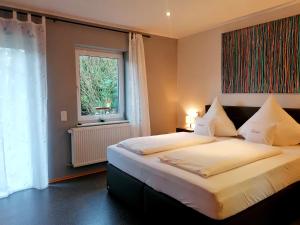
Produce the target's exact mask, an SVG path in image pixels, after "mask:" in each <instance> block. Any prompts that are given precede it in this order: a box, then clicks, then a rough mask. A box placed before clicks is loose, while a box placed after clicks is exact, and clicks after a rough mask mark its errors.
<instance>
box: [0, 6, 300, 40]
mask: <svg viewBox="0 0 300 225" xmlns="http://www.w3.org/2000/svg"><path fill="white" fill-rule="evenodd" d="M298 2H299V0H10V1H1V0H0V4H1V3H2V4H6V5H10V6H14V7H22V8H26V9H31V10H37V11H42V12H48V13H50V14H51V13H52V14H56V15H61V16H62V15H63V16H65V17H72V18H77V19H82V20H87V21H91V22H96V23H101V24H103V25H109V26H116V27H120V28H128V29H133V30H136V31H141V32H146V33H151V34H157V35H161V36H166V37H173V38H182V37H185V36H188V35H191V34H194V33H197V32H200V31H204V30H208V29H211V28H214V27H217V26H219V25H222V24H225V23H228V22H230V21H234V20H237V19H239V18H241V17H245V16H249V15H252V14H255V13H258V12H261V11H265V10H271V9H274V8H279V7H285V6H287V5H291V4H296V3H298ZM167 10H169V11H170V12H171V16H170V17H167V16H166V11H167Z"/></svg>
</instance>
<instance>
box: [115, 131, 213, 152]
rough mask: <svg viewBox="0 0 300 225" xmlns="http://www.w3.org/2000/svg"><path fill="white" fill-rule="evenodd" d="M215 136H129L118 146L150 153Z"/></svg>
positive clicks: (186, 133)
mask: <svg viewBox="0 0 300 225" xmlns="http://www.w3.org/2000/svg"><path fill="white" fill-rule="evenodd" d="M215 139H216V138H215V137H210V136H203V135H198V134H195V133H189V132H178V133H170V134H161V135H153V136H145V137H135V138H129V139H126V140H124V141H121V142H120V143H119V144H118V145H117V146H119V147H122V148H125V149H127V150H129V151H132V152H134V153H136V154H140V155H149V154H153V153H157V152H163V151H168V150H170V149H175V148H182V147H187V146H192V145H200V144H205V143H210V142H213V141H215Z"/></svg>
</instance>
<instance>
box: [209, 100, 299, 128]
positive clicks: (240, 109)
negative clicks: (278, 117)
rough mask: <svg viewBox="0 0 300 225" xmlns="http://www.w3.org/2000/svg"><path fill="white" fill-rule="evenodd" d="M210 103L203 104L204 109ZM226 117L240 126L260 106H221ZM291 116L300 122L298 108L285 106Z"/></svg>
mask: <svg viewBox="0 0 300 225" xmlns="http://www.w3.org/2000/svg"><path fill="white" fill-rule="evenodd" d="M209 107H210V105H206V106H205V111H206V112H207V110H208V109H209ZM223 108H224V110H225V111H226V113H227V115H228V117H229V118H230V119H231V120H232V122H233V123H234V125H235V127H236V128H237V129H238V128H240V127H241V126H242V125H243V124H244V123H245V122H246V121H247V120H248V119H249V118H250V117H251V116H252V115H253V114H254V113H256V112H257V111H258V110H259V108H260V107H250V106H223ZM284 110H285V111H286V112H287V113H288V114H289V115H290V116H291V117H293V118H294V119H295V120H296V121H297V122H298V123H300V109H294V108H285V109H284Z"/></svg>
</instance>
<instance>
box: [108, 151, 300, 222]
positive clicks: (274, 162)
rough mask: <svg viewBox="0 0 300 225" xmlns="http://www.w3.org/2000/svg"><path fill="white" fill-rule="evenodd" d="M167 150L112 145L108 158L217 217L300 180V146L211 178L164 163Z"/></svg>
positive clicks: (156, 187)
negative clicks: (141, 152) (145, 151)
mask: <svg viewBox="0 0 300 225" xmlns="http://www.w3.org/2000/svg"><path fill="white" fill-rule="evenodd" d="M175 151H176V150H175ZM167 152H170V151H167ZM165 153H166V152H161V153H157V154H152V155H146V156H142V155H137V154H135V153H132V152H130V151H128V150H126V149H123V148H120V147H117V146H115V145H112V146H110V147H109V148H108V161H109V162H110V163H111V164H112V165H114V166H116V167H117V168H119V169H121V170H122V171H124V172H126V173H128V174H129V175H131V176H133V177H135V178H137V179H138V180H140V181H142V182H144V183H145V184H147V185H148V186H150V187H152V188H154V189H155V190H157V191H160V192H162V193H165V194H167V195H169V196H171V197H172V198H174V199H176V200H178V201H180V202H182V203H183V204H185V205H187V206H189V207H191V208H193V209H195V210H197V211H199V212H200V213H202V214H205V215H207V216H209V217H210V218H213V219H218V220H220V219H224V218H227V217H230V216H232V215H235V214H237V213H238V212H240V211H242V210H244V209H246V208H248V207H250V206H251V205H254V204H255V203H257V202H259V201H261V200H263V199H265V198H267V197H268V196H270V195H272V194H274V193H276V192H278V191H280V190H281V189H283V188H285V187H287V186H288V185H290V184H292V183H294V182H296V181H299V180H300V145H297V146H290V147H285V148H282V154H280V155H277V156H274V157H271V158H267V159H263V160H260V161H257V162H254V163H251V164H248V165H245V166H242V167H240V168H236V169H233V170H230V171H227V172H225V173H222V174H218V175H215V176H212V177H209V178H202V177H200V176H199V175H196V174H193V173H190V172H188V171H185V170H182V169H179V168H176V167H173V166H170V165H167V164H164V163H161V162H160V161H159V159H158V156H162V155H163V154H165Z"/></svg>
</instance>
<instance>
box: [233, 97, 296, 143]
mask: <svg viewBox="0 0 300 225" xmlns="http://www.w3.org/2000/svg"><path fill="white" fill-rule="evenodd" d="M254 122H255V123H259V124H260V126H262V127H265V128H267V127H268V126H270V124H274V123H276V124H277V125H276V132H275V137H274V143H273V144H274V145H278V146H288V145H296V144H298V143H300V125H299V124H298V123H297V122H296V121H295V120H294V119H293V118H292V117H291V116H290V115H289V114H288V113H287V112H285V111H284V110H283V109H282V108H281V107H280V105H279V104H278V103H277V101H276V99H275V98H274V97H273V96H270V97H269V98H268V99H267V101H266V102H265V103H264V104H263V106H262V107H261V108H260V109H259V110H258V111H257V112H256V113H255V114H254V115H253V116H252V117H251V118H250V119H249V120H247V121H246V122H245V123H244V124H243V126H241V127H240V128H239V130H238V133H239V134H240V135H242V136H243V137H246V135H247V132H248V131H249V129H251V124H252V123H254Z"/></svg>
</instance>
